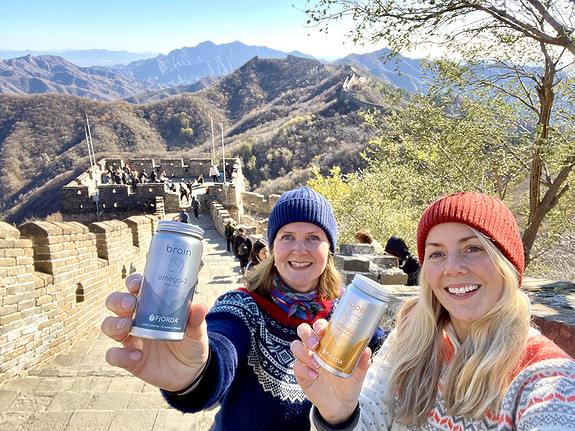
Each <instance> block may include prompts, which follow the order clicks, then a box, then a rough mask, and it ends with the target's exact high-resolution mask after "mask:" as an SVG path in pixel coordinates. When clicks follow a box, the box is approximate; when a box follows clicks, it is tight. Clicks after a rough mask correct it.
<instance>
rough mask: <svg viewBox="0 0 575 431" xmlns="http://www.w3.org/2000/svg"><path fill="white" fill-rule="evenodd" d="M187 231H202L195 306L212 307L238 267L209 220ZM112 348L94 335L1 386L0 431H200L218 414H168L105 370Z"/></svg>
mask: <svg viewBox="0 0 575 431" xmlns="http://www.w3.org/2000/svg"><path fill="white" fill-rule="evenodd" d="M191 216H192V223H194V224H197V225H199V226H200V227H202V228H203V229H204V230H205V234H204V254H203V261H204V268H203V269H202V271H201V272H200V276H199V286H200V293H199V294H197V295H196V296H195V297H194V302H198V301H202V302H205V303H206V304H208V306H211V305H212V304H213V303H214V301H215V300H216V298H217V297H218V296H219V295H221V294H222V293H224V292H226V291H228V290H232V289H234V288H236V287H237V286H238V285H239V284H240V283H241V274H240V268H239V262H238V261H236V260H235V259H234V257H233V254H232V253H227V252H226V241H225V239H224V238H222V236H221V235H220V234H219V233H218V231H217V230H216V229H215V228H214V225H213V223H212V221H211V219H210V216H209V214H207V213H203V214H200V217H199V219H198V220H194V219H193V214H191ZM114 345H117V343H115V342H114V341H112V340H110V339H109V338H107V337H105V336H104V335H103V334H102V333H101V331H100V328H99V327H98V328H93V329H92V330H91V331H90V335H89V337H86V338H85V339H83V340H81V341H79V342H77V343H76V344H75V345H74V347H73V348H72V349H71V350H70V351H69V352H67V353H62V354H60V355H58V356H56V357H55V358H54V360H53V361H52V362H51V363H49V364H48V365H46V366H45V367H44V368H42V369H40V370H37V371H36V372H35V375H30V376H25V377H15V378H12V379H10V380H8V381H6V382H4V383H3V384H2V385H0V431H15V430H30V431H60V430H65V431H71V430H90V431H92V430H102V431H108V430H110V431H111V430H118V431H128V430H138V431H179V430H186V431H190V430H191V431H194V430H195V431H206V430H208V429H210V427H211V425H212V423H213V416H214V415H215V413H216V411H217V410H213V411H208V412H201V413H198V414H185V415H184V414H182V413H180V412H178V411H177V410H174V409H171V408H169V406H168V405H167V403H166V402H165V401H164V399H163V398H162V396H161V395H160V393H159V390H158V389H156V388H155V387H153V386H151V385H148V384H146V383H143V382H142V381H141V380H139V379H137V378H135V377H133V376H131V375H130V374H129V373H127V372H126V371H124V370H122V369H120V368H115V367H112V366H110V365H108V363H107V362H106V360H105V358H104V355H105V352H106V350H107V349H109V348H110V347H113V346H114Z"/></svg>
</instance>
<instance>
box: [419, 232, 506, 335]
mask: <svg viewBox="0 0 575 431" xmlns="http://www.w3.org/2000/svg"><path fill="white" fill-rule="evenodd" d="M425 276H426V278H427V281H428V282H429V284H430V285H431V288H432V290H433V293H434V294H435V296H436V297H437V299H438V300H439V302H440V303H441V305H443V307H444V308H445V309H446V310H447V311H448V312H449V316H450V319H451V322H452V324H453V326H454V328H455V332H456V333H457V337H458V338H459V340H460V341H464V340H465V339H466V338H467V334H468V332H469V327H470V326H471V324H472V323H473V322H475V321H476V320H477V319H479V318H481V317H483V316H484V315H485V314H486V313H487V312H488V311H489V310H490V309H491V308H493V306H494V305H495V303H496V302H497V301H498V300H499V299H500V298H501V295H502V293H503V284H504V283H503V277H502V276H501V274H500V272H499V271H498V269H497V267H496V266H495V263H494V262H493V260H492V259H491V257H490V256H489V254H488V253H487V250H485V247H484V246H483V244H482V243H481V241H480V240H479V238H478V237H477V235H475V233H474V232H473V231H472V230H471V229H470V228H469V227H468V226H466V225H464V224H461V223H442V224H438V225H436V226H434V227H433V228H431V230H430V231H429V234H428V235H427V239H426V241H425Z"/></svg>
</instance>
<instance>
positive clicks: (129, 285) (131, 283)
mask: <svg viewBox="0 0 575 431" xmlns="http://www.w3.org/2000/svg"><path fill="white" fill-rule="evenodd" d="M137 284H138V279H137V278H133V279H132V280H130V283H129V284H128V288H129V289H133V288H134V287H136V285H137Z"/></svg>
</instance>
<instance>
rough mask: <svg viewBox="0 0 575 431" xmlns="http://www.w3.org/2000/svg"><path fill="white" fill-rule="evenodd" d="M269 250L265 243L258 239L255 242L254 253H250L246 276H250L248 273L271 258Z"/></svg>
mask: <svg viewBox="0 0 575 431" xmlns="http://www.w3.org/2000/svg"><path fill="white" fill-rule="evenodd" d="M269 252H270V250H269V248H268V245H267V243H266V242H265V241H262V240H261V239H258V240H256V241H255V242H254V244H253V246H252V251H251V252H250V258H249V261H248V264H247V265H246V270H245V273H244V275H246V276H247V275H248V271H250V270H252V269H254V268H255V267H256V266H257V265H258V264H259V263H261V262H263V261H264V260H266V259H267V258H268V256H269Z"/></svg>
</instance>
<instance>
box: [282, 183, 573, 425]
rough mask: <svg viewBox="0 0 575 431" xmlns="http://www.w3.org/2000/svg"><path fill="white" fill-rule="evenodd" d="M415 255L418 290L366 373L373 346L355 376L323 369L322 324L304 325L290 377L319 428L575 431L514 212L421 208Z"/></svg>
mask: <svg viewBox="0 0 575 431" xmlns="http://www.w3.org/2000/svg"><path fill="white" fill-rule="evenodd" d="M417 248H418V254H419V260H420V262H421V264H422V268H421V276H420V289H421V292H420V295H419V297H417V298H415V299H413V300H411V301H408V302H406V303H405V304H404V305H403V307H402V308H401V310H400V312H399V314H398V317H397V325H396V328H395V330H394V331H393V332H392V333H391V334H390V336H389V337H388V340H387V341H386V343H385V344H384V347H383V348H382V349H381V351H380V352H379V353H378V354H377V355H376V356H375V357H374V358H373V364H372V365H371V367H370V358H369V354H368V352H367V350H366V352H364V355H363V356H362V358H361V361H360V364H359V365H358V367H357V369H356V370H355V373H354V375H353V376H352V377H351V378H349V379H342V378H338V377H336V376H334V375H332V374H330V373H328V372H327V371H325V370H323V369H321V368H320V367H319V365H318V364H317V363H315V361H314V359H313V356H312V353H313V347H315V346H316V345H317V342H316V341H317V339H318V338H319V336H321V334H322V333H323V331H324V330H325V326H326V322H324V321H318V322H314V324H313V328H312V327H311V326H308V325H301V326H300V327H299V328H298V334H299V335H300V338H301V340H302V341H303V342H302V341H295V342H294V343H293V344H292V351H293V352H294V355H295V356H296V358H297V359H298V360H297V361H296V363H295V365H294V373H295V375H296V378H297V380H298V382H299V384H300V385H301V387H302V388H303V389H304V391H305V392H306V394H307V395H308V397H309V399H310V400H311V401H312V402H313V403H314V405H315V407H314V409H313V410H312V414H311V421H312V429H318V430H332V429H337V430H340V429H345V430H360V429H361V430H392V431H402V430H405V431H407V430H462V431H463V430H500V431H503V430H549V431H551V430H575V361H574V360H573V359H572V358H571V357H569V356H568V355H567V354H566V353H565V352H564V351H562V350H561V349H560V348H559V347H557V346H556V345H555V344H554V343H553V342H552V341H550V340H549V339H547V338H546V337H544V336H542V335H541V334H540V333H539V332H538V331H537V330H536V329H535V328H533V327H531V326H530V320H531V316H530V304H529V299H528V298H527V296H526V295H525V294H524V293H523V292H522V291H521V281H522V277H523V269H524V255H523V246H522V242H521V237H520V235H519V229H518V227H517V223H516V221H515V219H514V217H513V215H512V214H511V211H510V210H509V208H507V206H505V204H504V203H503V202H501V201H500V200H498V199H496V198H493V197H491V196H489V195H485V194H481V193H473V192H464V193H456V194H453V195H449V196H446V197H443V198H441V199H439V200H438V201H436V202H434V203H433V204H432V205H431V206H429V207H428V208H427V210H426V211H425V212H424V213H423V215H422V217H421V220H420V222H419V226H418V230H417ZM368 369H369V370H368ZM362 385H363V389H362Z"/></svg>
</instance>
